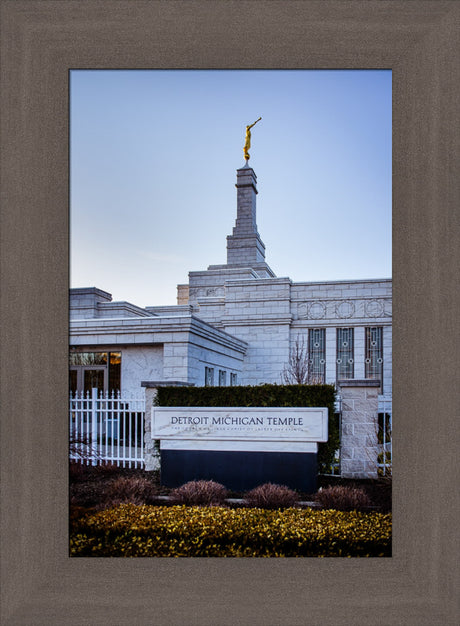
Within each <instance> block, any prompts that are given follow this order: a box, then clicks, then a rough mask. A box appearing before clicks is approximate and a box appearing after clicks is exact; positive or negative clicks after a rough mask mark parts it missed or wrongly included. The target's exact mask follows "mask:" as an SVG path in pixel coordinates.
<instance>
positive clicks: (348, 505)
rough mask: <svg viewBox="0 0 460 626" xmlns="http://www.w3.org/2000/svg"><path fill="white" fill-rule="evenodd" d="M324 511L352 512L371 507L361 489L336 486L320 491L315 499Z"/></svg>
mask: <svg viewBox="0 0 460 626" xmlns="http://www.w3.org/2000/svg"><path fill="white" fill-rule="evenodd" d="M315 499H316V501H317V502H319V503H320V504H321V506H322V507H323V508H325V509H336V510H337V511H353V510H359V509H363V508H367V507H369V506H371V501H370V499H369V496H368V495H367V493H366V492H365V491H364V489H362V488H361V487H350V486H346V485H336V486H334V487H326V488H324V489H320V490H319V491H318V493H317V494H316V497H315Z"/></svg>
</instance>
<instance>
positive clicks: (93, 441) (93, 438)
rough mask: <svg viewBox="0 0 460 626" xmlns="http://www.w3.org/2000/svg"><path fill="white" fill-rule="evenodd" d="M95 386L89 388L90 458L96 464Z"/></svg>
mask: <svg viewBox="0 0 460 626" xmlns="http://www.w3.org/2000/svg"><path fill="white" fill-rule="evenodd" d="M97 395H98V393H97V388H96V387H93V388H92V389H91V458H92V465H97Z"/></svg>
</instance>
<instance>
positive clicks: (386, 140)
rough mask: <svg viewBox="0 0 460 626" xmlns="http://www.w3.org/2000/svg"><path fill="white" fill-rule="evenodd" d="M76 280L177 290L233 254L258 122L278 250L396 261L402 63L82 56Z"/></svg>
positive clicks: (262, 226)
mask: <svg viewBox="0 0 460 626" xmlns="http://www.w3.org/2000/svg"><path fill="white" fill-rule="evenodd" d="M70 85H71V89H70V159H71V168H70V189H71V193H70V209H71V227H70V244H71V258H70V268H71V286H72V287H92V286H96V287H99V288H101V289H104V290H105V291H109V292H110V293H112V295H113V299H114V300H127V301H129V302H132V303H134V304H137V305H139V306H148V305H161V304H175V302H176V285H177V284H180V283H186V282H187V280H188V278H187V276H188V272H189V271H195V270H205V269H206V268H207V267H208V265H215V264H222V263H225V262H226V237H227V235H229V234H231V232H232V228H233V226H234V223H235V219H236V189H235V182H236V169H238V168H239V167H242V166H243V165H244V157H243V144H244V135H245V127H246V125H247V124H252V122H254V121H255V120H256V119H257V118H258V117H259V116H261V117H262V121H260V122H259V123H258V124H257V126H256V127H255V128H254V129H253V130H252V147H251V150H250V155H251V159H250V161H249V164H250V165H251V167H253V168H254V171H255V173H256V175H257V179H258V191H259V194H258V196H257V225H258V230H259V233H260V236H261V238H262V241H263V242H264V243H265V246H266V261H267V263H268V264H269V265H270V267H271V268H272V269H273V271H274V272H275V274H276V275H277V276H280V277H281V276H289V277H290V278H291V279H292V280H293V281H295V282H308V281H322V280H345V279H361V278H389V277H391V71H386V70H375V71H374V70H359V71H358V70H337V71H332V70H327V71H320V70H289V71H288V70H263V71H258V70H257V71H255V70H234V71H233V70H204V71H201V70H200V71H197V70H172V71H165V70H139V71H138V70H109V71H105V70H74V71H72V72H71V79H70Z"/></svg>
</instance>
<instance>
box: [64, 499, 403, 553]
mask: <svg viewBox="0 0 460 626" xmlns="http://www.w3.org/2000/svg"><path fill="white" fill-rule="evenodd" d="M70 555H71V556H85V557H86V556H104V557H106V556H107V557H108V556H124V557H153V556H172V557H308V556H310V557H313V556H314V557H327V556H340V557H373V556H376V557H377V556H379V557H383V556H391V514H390V513H388V514H382V513H374V512H372V513H359V512H356V511H353V512H343V511H334V510H328V511H325V510H323V511H314V510H312V509H298V508H288V509H284V510H278V511H271V510H265V509H246V508H240V509H228V508H224V507H186V506H172V507H156V506H135V505H131V504H127V505H122V506H119V507H117V508H114V509H110V510H106V511H101V512H99V513H95V514H89V515H87V516H86V517H84V518H81V519H79V520H77V521H75V522H74V523H73V525H72V528H71V536H70Z"/></svg>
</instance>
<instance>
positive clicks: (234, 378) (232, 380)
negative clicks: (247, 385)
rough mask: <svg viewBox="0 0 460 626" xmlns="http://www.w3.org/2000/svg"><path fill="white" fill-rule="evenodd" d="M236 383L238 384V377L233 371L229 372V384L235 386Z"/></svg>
mask: <svg viewBox="0 0 460 626" xmlns="http://www.w3.org/2000/svg"><path fill="white" fill-rule="evenodd" d="M237 384H238V377H237V375H236V374H235V373H234V372H232V373H231V374H230V386H231V387H235V386H236V385H237Z"/></svg>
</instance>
